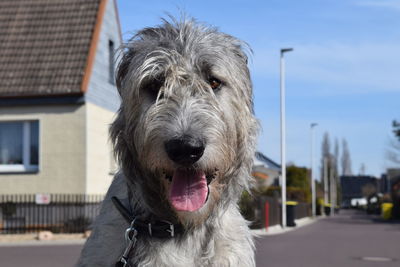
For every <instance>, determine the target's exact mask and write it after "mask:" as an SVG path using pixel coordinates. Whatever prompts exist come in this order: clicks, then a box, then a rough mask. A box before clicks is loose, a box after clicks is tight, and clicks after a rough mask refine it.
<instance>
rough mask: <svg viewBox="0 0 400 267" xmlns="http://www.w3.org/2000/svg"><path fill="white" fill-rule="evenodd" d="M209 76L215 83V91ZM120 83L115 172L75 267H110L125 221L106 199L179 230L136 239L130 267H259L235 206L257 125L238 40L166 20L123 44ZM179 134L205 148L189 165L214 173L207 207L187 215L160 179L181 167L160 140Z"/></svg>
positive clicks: (114, 126)
mask: <svg viewBox="0 0 400 267" xmlns="http://www.w3.org/2000/svg"><path fill="white" fill-rule="evenodd" d="M214 78H215V79H216V80H217V81H218V82H219V81H220V84H219V86H214V87H217V88H214V90H213V89H212V86H211V85H210V84H211V83H212V80H213V79H214ZM215 79H214V80H215ZM217 85H218V84H217ZM117 86H118V90H119V93H120V95H121V99H122V104H121V108H120V110H119V112H118V115H117V117H116V119H115V121H114V123H113V124H112V126H111V138H112V141H113V143H114V148H115V153H116V155H117V157H118V160H119V163H120V166H121V171H120V172H119V174H117V175H116V177H115V179H114V182H113V183H112V185H111V187H110V189H109V191H108V193H107V196H106V199H105V201H104V203H103V205H102V208H101V212H100V215H99V216H98V218H97V219H96V221H95V224H94V228H93V232H92V235H91V237H90V238H89V240H88V241H87V242H86V244H85V247H84V249H83V251H82V254H81V258H80V260H79V263H78V266H113V265H114V264H115V262H116V261H117V259H118V258H119V257H120V256H121V254H122V253H123V250H124V248H125V242H124V237H123V235H124V230H125V229H126V228H127V227H128V224H127V222H126V221H124V219H123V218H122V216H121V215H120V214H119V213H118V212H117V210H116V208H115V207H114V206H113V205H112V203H111V201H110V198H111V196H118V197H119V198H121V199H126V201H127V202H128V201H129V203H130V205H131V206H132V207H133V209H134V211H135V213H136V214H141V217H143V218H150V217H153V218H158V219H165V220H169V221H172V222H174V223H181V224H182V225H184V227H185V231H184V233H183V234H182V235H179V236H177V237H175V238H171V239H156V238H149V237H146V236H141V237H139V239H138V242H137V243H136V246H135V247H134V248H133V250H132V253H131V257H130V259H131V264H132V265H133V266H159V267H163V266H174V267H179V266H182V267H183V266H215V267H217V266H218V267H224V266H232V267H238V266H246V267H249V266H255V263H254V245H253V240H252V237H251V233H250V231H249V229H248V226H247V223H246V221H245V220H244V219H243V217H242V216H241V215H240V213H239V211H238V207H237V201H238V198H239V196H240V194H241V192H242V191H243V190H244V189H246V188H247V187H248V185H249V182H250V181H251V176H250V171H251V167H252V160H253V155H254V146H255V139H256V133H257V128H258V124H257V121H256V119H255V118H254V114H253V103H252V84H251V80H250V74H249V70H248V68H247V56H246V54H245V52H244V51H243V43H242V42H240V41H239V40H238V39H236V38H234V37H232V36H230V35H227V34H223V33H221V32H219V31H217V30H216V29H215V28H211V27H207V26H204V25H202V24H199V23H197V22H195V21H194V20H187V19H185V20H182V21H175V20H173V19H172V21H164V22H163V25H161V26H159V27H155V28H145V29H143V30H141V31H139V32H138V33H137V34H136V35H135V36H134V37H133V38H132V39H131V40H130V41H129V42H128V44H127V45H126V47H125V48H124V50H123V52H122V58H121V61H120V65H119V68H118V75H117ZM182 136H190V137H193V138H197V139H199V140H202V141H203V142H204V144H205V150H204V154H203V155H202V157H201V158H200V159H199V160H198V161H197V162H195V163H194V164H193V166H191V167H192V168H194V169H197V170H202V171H204V173H206V174H207V177H213V180H212V181H211V183H210V184H209V195H208V199H207V201H206V203H205V204H204V206H203V207H201V208H200V209H199V210H196V211H193V212H189V211H176V210H175V209H174V208H173V207H172V205H171V204H170V202H169V200H168V190H169V188H170V182H168V179H166V177H167V176H168V175H170V174H171V173H173V172H174V170H176V169H177V168H179V165H178V164H177V163H175V162H174V161H172V160H171V159H169V157H168V155H167V153H166V151H165V146H164V144H165V142H166V141H168V140H170V139H173V138H179V137H182ZM127 189H128V190H130V191H131V192H132V194H131V195H132V197H131V199H128V194H127Z"/></svg>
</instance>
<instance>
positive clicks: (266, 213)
mask: <svg viewBox="0 0 400 267" xmlns="http://www.w3.org/2000/svg"><path fill="white" fill-rule="evenodd" d="M268 227H269V203H268V201H266V202H265V230H268Z"/></svg>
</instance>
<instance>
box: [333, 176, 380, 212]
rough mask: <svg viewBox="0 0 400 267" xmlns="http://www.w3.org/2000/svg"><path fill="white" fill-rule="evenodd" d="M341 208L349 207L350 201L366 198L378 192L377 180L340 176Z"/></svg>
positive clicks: (370, 177)
mask: <svg viewBox="0 0 400 267" xmlns="http://www.w3.org/2000/svg"><path fill="white" fill-rule="evenodd" d="M340 186H341V195H342V206H350V204H351V200H352V199H361V198H366V197H368V196H370V195H372V194H375V193H377V192H378V188H379V186H378V179H376V178H375V177H373V176H352V175H348V176H340Z"/></svg>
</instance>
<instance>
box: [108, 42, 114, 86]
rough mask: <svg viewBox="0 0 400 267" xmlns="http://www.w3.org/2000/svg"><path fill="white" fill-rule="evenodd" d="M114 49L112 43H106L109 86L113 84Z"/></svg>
mask: <svg viewBox="0 0 400 267" xmlns="http://www.w3.org/2000/svg"><path fill="white" fill-rule="evenodd" d="M114 54H115V48H114V42H113V41H111V40H109V41H108V55H109V58H108V67H109V70H108V73H109V81H110V83H111V84H115V58H114Z"/></svg>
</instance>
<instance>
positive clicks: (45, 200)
mask: <svg viewBox="0 0 400 267" xmlns="http://www.w3.org/2000/svg"><path fill="white" fill-rule="evenodd" d="M50 200H51V199H50V194H36V196H35V203H36V204H39V205H47V204H50Z"/></svg>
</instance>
